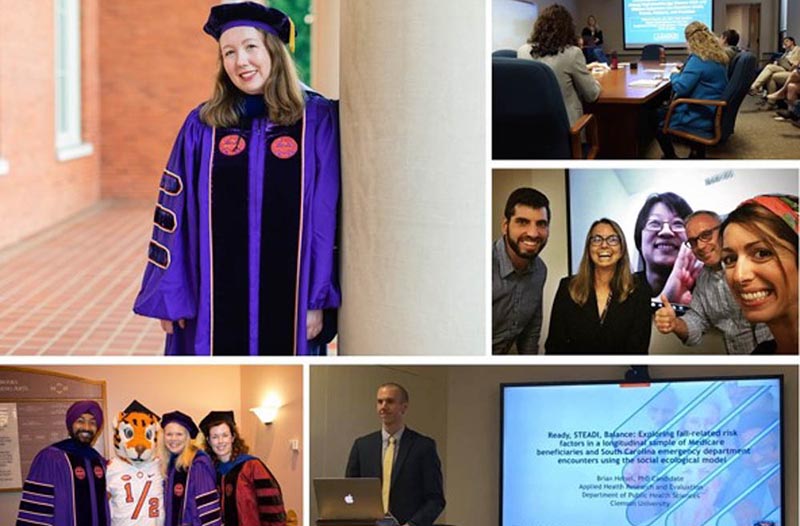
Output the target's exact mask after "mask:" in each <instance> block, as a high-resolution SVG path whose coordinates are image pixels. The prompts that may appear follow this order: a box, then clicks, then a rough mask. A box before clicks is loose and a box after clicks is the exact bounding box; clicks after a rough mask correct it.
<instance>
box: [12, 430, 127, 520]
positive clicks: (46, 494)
mask: <svg viewBox="0 0 800 526" xmlns="http://www.w3.org/2000/svg"><path fill="white" fill-rule="evenodd" d="M105 465H106V460H105V459H104V458H103V457H102V455H100V453H98V452H97V451H96V450H95V449H94V448H92V447H91V446H83V445H80V444H77V443H76V442H75V441H74V440H73V439H71V438H69V439H67V440H63V441H61V442H58V443H56V444H53V445H52V446H49V447H47V448H45V449H43V450H42V451H40V452H39V453H38V454H37V455H36V457H34V459H33V463H32V464H31V469H30V472H29V473H28V478H26V479H25V482H24V484H23V486H22V500H21V502H20V505H19V514H18V515H17V523H16V524H17V526H41V525H42V524H47V525H51V526H108V523H109V517H110V516H111V515H110V514H109V509H108V499H107V498H106V469H105Z"/></svg>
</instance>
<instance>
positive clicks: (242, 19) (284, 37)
mask: <svg viewBox="0 0 800 526" xmlns="http://www.w3.org/2000/svg"><path fill="white" fill-rule="evenodd" d="M238 26H250V27H255V28H258V29H262V30H264V31H266V32H267V33H272V34H273V35H275V36H276V37H278V38H280V39H281V42H283V43H284V44H287V45H288V46H289V50H290V51H291V52H292V53H294V39H295V35H296V34H297V31H296V30H295V27H294V22H292V19H291V18H289V16H288V15H287V14H286V13H284V12H283V11H281V10H279V9H275V8H274V7H267V6H265V5H263V4H259V3H257V2H239V3H236V4H222V5H215V6H214V7H212V8H211V12H210V13H209V14H208V21H206V25H204V26H203V31H205V32H206V33H208V34H209V35H211V36H212V37H214V39H215V40H219V37H220V36H221V35H222V33H224V32H225V31H226V30H228V29H230V28H232V27H238Z"/></svg>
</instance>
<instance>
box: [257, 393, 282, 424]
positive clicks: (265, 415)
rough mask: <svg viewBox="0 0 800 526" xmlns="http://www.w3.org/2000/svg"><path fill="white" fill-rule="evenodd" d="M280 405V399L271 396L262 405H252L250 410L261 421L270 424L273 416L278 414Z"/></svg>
mask: <svg viewBox="0 0 800 526" xmlns="http://www.w3.org/2000/svg"><path fill="white" fill-rule="evenodd" d="M280 407H281V403H280V400H278V398H277V397H274V396H271V397H270V398H269V399H268V400H267V401H266V402H265V403H264V404H263V405H261V406H259V407H253V408H252V409H250V411H252V412H253V413H255V414H256V416H257V417H258V419H259V420H260V421H261V423H263V424H265V425H270V424H272V422H273V421H274V420H275V417H277V416H278V409H280Z"/></svg>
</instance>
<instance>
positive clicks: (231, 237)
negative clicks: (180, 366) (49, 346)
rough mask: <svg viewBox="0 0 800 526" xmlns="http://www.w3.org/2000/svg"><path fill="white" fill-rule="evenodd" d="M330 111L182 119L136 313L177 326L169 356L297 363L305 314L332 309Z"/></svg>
mask: <svg viewBox="0 0 800 526" xmlns="http://www.w3.org/2000/svg"><path fill="white" fill-rule="evenodd" d="M339 179H340V175H339V132H338V108H337V105H336V103H334V102H332V101H329V100H327V99H325V98H323V97H321V96H319V95H316V94H314V93H311V92H309V93H307V98H306V108H305V113H304V117H303V119H301V120H300V121H298V122H297V123H296V124H293V125H289V126H280V125H276V124H274V123H272V122H271V121H269V119H268V118H267V117H266V116H264V115H254V116H249V117H248V116H244V117H243V118H242V121H241V122H240V124H239V126H238V127H234V128H212V127H209V126H207V125H205V124H203V123H202V122H201V121H200V118H199V108H197V109H195V110H194V111H193V112H192V113H191V114H190V115H189V116H188V117H187V119H186V121H185V123H184V125H183V127H182V129H181V131H180V133H179V135H178V138H177V139H176V141H175V145H174V147H173V150H172V154H171V155H170V158H169V162H168V164H167V167H166V170H165V171H164V174H163V176H162V179H161V184H160V192H159V202H158V205H157V206H156V211H155V216H154V228H153V236H152V240H151V241H150V247H149V251H148V264H147V268H146V269H145V273H144V279H143V281H142V288H141V291H140V292H139V295H138V297H137V298H136V302H135V305H134V311H135V312H136V313H138V314H141V315H144V316H149V317H152V318H158V319H162V320H171V321H177V320H181V319H183V320H186V328H185V329H179V328H178V326H177V324H175V333H174V334H173V335H168V336H167V344H166V354H168V355H306V354H310V353H312V351H311V350H310V349H309V345H308V341H307V339H306V313H307V311H310V310H324V309H336V308H338V307H339V305H340V303H341V296H340V292H339V287H338V277H337V276H336V271H335V261H334V260H335V256H334V248H335V238H336V230H337V215H338V205H339V186H340V181H339Z"/></svg>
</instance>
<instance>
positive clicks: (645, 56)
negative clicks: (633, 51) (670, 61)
mask: <svg viewBox="0 0 800 526" xmlns="http://www.w3.org/2000/svg"><path fill="white" fill-rule="evenodd" d="M663 49H664V46H662V45H660V44H647V45H646V46H645V47H643V48H642V56H641V57H639V60H658V59H660V58H661V51H662V50H663Z"/></svg>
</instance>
